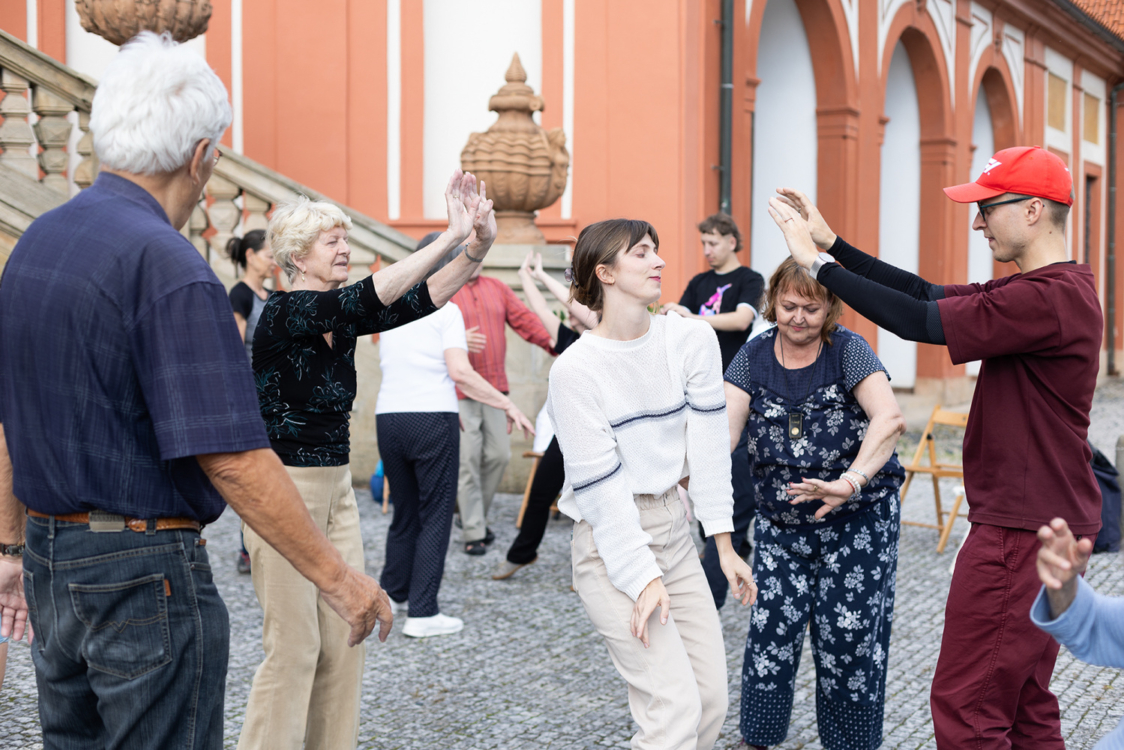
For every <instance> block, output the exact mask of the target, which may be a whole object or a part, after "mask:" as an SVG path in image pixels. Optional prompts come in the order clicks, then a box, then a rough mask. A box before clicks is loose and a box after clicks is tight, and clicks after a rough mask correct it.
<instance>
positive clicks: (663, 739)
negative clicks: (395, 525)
mask: <svg viewBox="0 0 1124 750" xmlns="http://www.w3.org/2000/svg"><path fill="white" fill-rule="evenodd" d="M658 252H659V237H658V236H657V234H656V230H655V229H654V228H653V227H652V226H651V225H650V224H648V223H647V222H644V221H633V220H627V219H615V220H611V221H603V222H600V223H597V224H593V225H590V226H588V227H586V228H585V229H584V230H583V231H582V233H581V235H580V236H579V237H578V242H577V246H576V247H575V249H574V260H573V270H572V273H573V279H572V286H571V293H572V295H573V297H574V299H576V300H577V301H579V302H581V303H582V304H584V305H586V306H587V307H589V308H590V309H591V310H594V311H600V312H601V322H600V323H599V324H598V325H597V326H596V327H595V328H593V329H592V330H590V331H588V332H586V333H585V334H584V335H583V336H582V337H581V339H580V340H579V341H577V342H576V343H574V344H572V345H571V346H570V347H569V348H568V349H567V350H566V351H565V352H564V353H563V354H562V355H561V356H560V357H559V358H558V361H557V362H555V364H554V367H553V368H552V369H551V373H550V394H549V398H548V411H549V414H550V418H551V421H552V422H553V424H554V430H555V433H556V435H557V437H558V442H559V445H560V447H561V449H562V454H563V456H564V457H565V467H566V484H565V486H564V488H563V491H562V499H561V500H560V501H559V503H558V507H559V509H560V510H561V511H562V512H563V513H565V514H566V515H567V516H569V517H571V518H573V519H574V521H575V525H574V537H573V541H572V543H571V547H572V553H573V570H574V589H575V590H576V591H577V592H578V595H579V596H580V597H581V600H582V604H583V606H584V607H585V610H586V612H587V614H588V615H589V618H590V620H592V621H593V624H594V627H596V628H597V631H598V632H599V633H601V635H602V636H604V638H605V642H606V645H607V646H608V648H609V653H610V655H611V656H612V658H613V663H614V664H615V665H616V667H617V669H618V671H620V673H621V676H622V677H624V678H625V680H626V681H627V682H628V686H629V706H630V707H631V709H632V716H633V718H634V719H635V720H636V723H637V724H638V725H639V731H638V732H637V733H636V735H635V736H634V737H633V739H632V746H633V747H634V748H660V750H709V748H711V747H713V745H714V743H715V741H716V740H717V739H718V733H719V730H720V729H721V728H722V722H723V721H724V720H725V717H726V710H727V708H728V705H729V698H728V695H727V690H726V685H727V675H726V651H725V648H724V646H723V643H722V631H721V627H720V625H719V621H718V612H717V610H716V609H715V607H714V599H713V597H712V596H711V594H710V590H709V588H708V587H707V582H706V576H705V574H704V573H703V569H702V566H701V565H700V563H699V557H698V552H697V550H696V549H695V546H694V542H693V541H692V540H691V536H690V533H689V529H688V522H687V518H686V509H685V508H684V506H683V504H682V503H681V502H680V500H679V495H678V493H677V490H676V485H677V484H678V483H679V482H680V480H682V479H684V478H686V477H688V476H689V477H690V490H689V491H690V495H691V499H692V500H693V501H694V504H695V512H696V515H697V516H698V518H699V521H700V522H701V523H702V524H703V526H704V527H705V529H706V530H707V532H708V533H710V534H713V535H714V536H715V539H716V542H717V546H718V553H719V556H720V559H721V564H722V570H723V572H724V573H725V574H726V577H727V579H729V581H730V588H731V589H732V591H733V593H734V596H735V597H736V598H738V599H739V600H741V602H742V604H743V605H746V604H750V603H752V602H753V601H754V599H755V598H756V596H757V587H756V586H755V585H754V583H753V575H752V573H751V571H750V568H749V566H748V565H746V564H745V562H744V561H743V560H742V559H741V558H740V557H738V555H737V554H736V553H735V551H734V549H733V547H732V546H731V544H730V531H732V530H733V523H732V520H731V515H732V512H733V494H732V490H731V486H730V451H729V445H727V442H728V436H727V431H728V427H727V419H726V400H725V396H724V394H723V386H722V362H721V357H720V354H719V349H718V339H717V337H716V336H715V334H714V329H712V328H711V327H710V326H708V325H707V324H706V323H703V322H700V321H694V320H685V319H683V318H680V317H678V316H676V315H667V316H653V315H652V314H651V313H650V312H649V311H648V306H649V305H651V304H654V303H656V302H658V301H659V299H660V276H661V270H662V269H663V267H664V265H665V263H664V261H663V259H661V258H660V257H659V254H658ZM657 608H658V609H659V610H660V613H659V620H658V622H656V621H654V618H655V612H656V609H657Z"/></svg>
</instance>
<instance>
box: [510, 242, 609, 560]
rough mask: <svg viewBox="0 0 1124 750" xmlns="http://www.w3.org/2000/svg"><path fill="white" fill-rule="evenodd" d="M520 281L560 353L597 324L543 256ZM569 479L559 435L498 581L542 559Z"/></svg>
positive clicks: (542, 463) (522, 271)
mask: <svg viewBox="0 0 1124 750" xmlns="http://www.w3.org/2000/svg"><path fill="white" fill-rule="evenodd" d="M532 258H533V259H534V268H533V269H532V268H531V261H532ZM519 280H520V281H521V282H522V283H523V293H524V294H525V295H526V297H527V304H528V306H530V308H531V310H532V311H534V313H535V314H536V315H538V316H539V320H541V321H542V324H543V326H545V327H546V330H547V333H549V334H550V346H551V348H552V349H554V351H555V352H557V353H558V354H561V353H562V352H563V351H564V350H565V349H566V347H568V346H569V345H570V344H572V343H574V342H575V341H577V340H578V337H579V336H580V335H581V333H582V332H583V331H585V330H587V329H589V328H592V327H593V326H595V325H597V314H596V313H594V312H593V311H592V310H590V309H589V308H588V307H586V306H585V305H583V304H582V303H580V302H577V301H575V300H571V299H570V293H569V291H568V290H567V289H566V287H564V286H562V284H560V283H559V282H558V281H557V280H556V279H554V278H553V277H552V276H551V275H550V274H548V273H546V271H544V270H543V267H542V255H539V254H536V253H533V252H532V253H527V257H526V258H524V259H523V265H521V266H520V267H519ZM536 281H541V282H542V283H543V285H544V286H545V287H546V288H547V289H548V290H549V291H550V293H551V294H553V295H554V296H555V297H556V298H557V299H558V300H559V301H560V302H561V303H562V304H563V305H565V306H566V311H567V313H568V318H569V321H570V326H567V325H565V324H563V323H562V321H561V320H560V319H559V318H558V316H556V315H555V314H554V313H553V312H552V311H551V309H550V306H549V305H548V304H547V301H546V298H545V297H544V296H543V294H542V292H540V291H539V288H538V286H537V284H536V283H535V282H536ZM571 326H572V327H571ZM565 478H566V474H565V470H564V469H563V466H562V450H561V449H560V448H559V447H558V438H553V437H552V438H551V440H550V444H549V445H548V446H547V447H546V450H545V451H543V456H542V458H540V459H539V466H538V469H537V470H536V471H535V480H534V481H533V482H532V483H531V493H530V495H529V496H528V498H527V509H526V510H525V511H524V512H523V523H522V525H520V527H519V535H518V536H516V537H515V541H514V542H512V544H511V549H509V550H508V551H507V557H506V558H505V559H504V560H503V562H501V563H500V565H499V567H498V568H496V572H495V573H493V574H492V578H493V579H494V580H496V581H502V580H504V579H506V578H510V577H511V576H512V575H514V574H515V571H517V570H519V569H520V568H524V567H526V566H528V565H530V564H531V563H533V562H534V561H535V560H537V559H538V550H539V544H540V543H541V542H542V538H543V534H545V533H546V525H547V522H548V521H549V520H550V506H551V505H553V504H554V499H555V498H556V497H558V493H559V492H561V491H562V484H563V482H564V481H565Z"/></svg>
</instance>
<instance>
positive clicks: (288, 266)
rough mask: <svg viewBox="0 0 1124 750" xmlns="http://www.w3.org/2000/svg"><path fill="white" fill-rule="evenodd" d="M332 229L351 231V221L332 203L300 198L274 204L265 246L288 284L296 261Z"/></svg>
mask: <svg viewBox="0 0 1124 750" xmlns="http://www.w3.org/2000/svg"><path fill="white" fill-rule="evenodd" d="M336 227H343V228H344V229H347V230H350V229H351V217H350V216H348V215H347V214H345V213H344V212H343V210H342V209H341V208H340V207H339V206H337V205H335V204H334V203H328V202H327V201H311V200H309V199H308V198H307V197H305V196H303V195H302V196H300V197H299V198H297V199H296V200H295V201H293V202H292V203H278V204H277V205H276V206H274V208H273V215H272V216H271V217H270V219H269V230H268V231H269V245H270V247H272V248H273V260H274V262H275V263H277V265H278V266H280V267H281V270H282V271H284V272H285V275H286V276H288V277H289V281H292V280H293V279H294V278H295V277H296V275H297V270H298V269H297V264H296V261H297V260H299V259H300V258H303V257H304V256H305V255H306V254H307V253H308V251H309V250H311V249H312V246H313V244H315V243H316V240H317V239H318V238H319V237H320V233H321V232H327V231H330V230H332V229H335V228H336Z"/></svg>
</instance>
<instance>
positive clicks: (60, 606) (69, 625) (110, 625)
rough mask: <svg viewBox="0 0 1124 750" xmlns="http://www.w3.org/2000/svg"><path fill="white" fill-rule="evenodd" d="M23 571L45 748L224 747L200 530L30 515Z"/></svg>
mask: <svg viewBox="0 0 1124 750" xmlns="http://www.w3.org/2000/svg"><path fill="white" fill-rule="evenodd" d="M23 570H24V591H25V595H26V597H27V605H28V610H29V615H30V618H31V624H32V627H34V628H35V642H34V643H33V644H32V646H31V656H32V660H33V661H34V663H35V678H36V683H37V684H38V687H39V720H40V722H41V724H42V726H43V746H44V747H45V748H46V749H47V750H54V749H56V748H57V749H59V750H70V749H71V748H89V747H107V748H155V747H159V748H169V749H170V748H220V747H222V740H223V695H224V693H225V689H226V664H227V657H228V653H229V642H230V623H229V620H228V618H227V612H226V605H224V604H223V602H222V599H221V597H220V596H219V592H218V589H216V588H215V585H214V582H213V581H212V579H211V566H210V564H209V563H208V561H207V552H206V550H205V549H204V547H203V543H202V540H200V538H199V534H198V533H197V532H195V531H191V530H176V531H158V532H150V533H137V532H134V531H129V530H125V531H120V532H110V533H94V532H92V531H90V528H89V526H87V525H85V524H75V523H66V522H62V521H57V520H56V519H53V518H52V519H45V518H34V517H30V516H29V517H28V519H27V548H26V549H25V551H24V556H23Z"/></svg>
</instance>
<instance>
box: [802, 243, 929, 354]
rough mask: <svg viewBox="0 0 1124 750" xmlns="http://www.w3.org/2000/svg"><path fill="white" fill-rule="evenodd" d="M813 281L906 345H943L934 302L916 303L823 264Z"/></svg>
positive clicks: (846, 271) (872, 282)
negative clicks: (816, 281) (909, 343)
mask: <svg viewBox="0 0 1124 750" xmlns="http://www.w3.org/2000/svg"><path fill="white" fill-rule="evenodd" d="M883 265H886V264H883ZM889 267H890V268H893V266H889ZM817 280H818V281H819V282H820V283H821V284H823V285H824V286H825V287H827V288H828V289H830V290H831V291H833V292H835V294H836V296H838V297H839V299H841V300H843V301H844V302H846V303H847V304H848V305H850V306H851V307H853V308H854V309H855V312H857V313H858V314H859V315H862V316H863V317H864V318H867V319H868V320H870V321H873V322H874V323H875V324H877V325H878V326H879V327H880V328H885V329H886V330H887V331H889V332H890V333H894V334H897V335H898V336H901V337H902V338H903V339H905V340H906V341H918V342H920V343H922V344H944V343H945V338H944V327H943V326H942V325H941V313H940V310H939V309H938V307H937V302H936V300H923V299H916V298H914V297H912V296H910V295H909V294H907V293H905V292H901V291H898V290H896V289H891V288H890V287H888V286H883V285H882V284H879V283H877V282H876V281H874V280H872V279H868V278H864V277H863V276H860V275H858V274H856V273H852V272H851V271H850V270H848V269H846V268H843V266H841V265H839V264H838V263H827V264H825V265H824V266H823V267H822V268H821V269H820V272H819V274H818V279H817ZM942 296H943V290H942Z"/></svg>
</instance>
